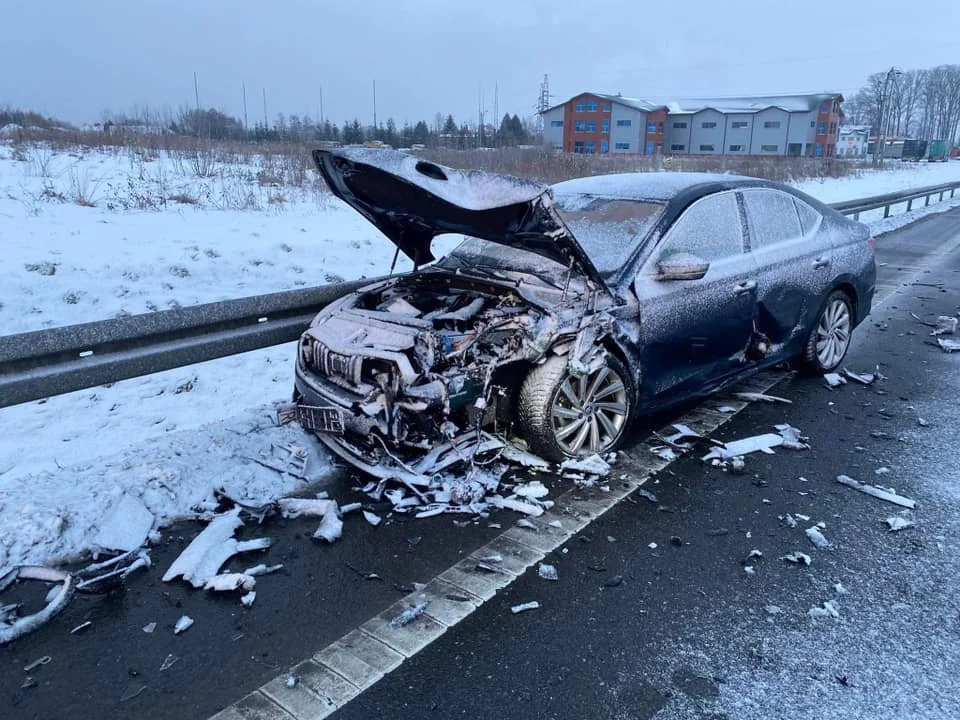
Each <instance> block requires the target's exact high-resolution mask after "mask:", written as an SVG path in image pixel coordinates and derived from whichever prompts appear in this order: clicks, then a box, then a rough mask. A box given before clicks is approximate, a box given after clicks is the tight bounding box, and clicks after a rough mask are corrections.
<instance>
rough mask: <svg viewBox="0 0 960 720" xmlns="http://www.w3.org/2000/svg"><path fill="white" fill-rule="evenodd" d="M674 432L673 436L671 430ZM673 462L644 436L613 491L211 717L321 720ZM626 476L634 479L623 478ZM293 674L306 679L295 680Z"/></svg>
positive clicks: (598, 493)
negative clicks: (406, 614)
mask: <svg viewBox="0 0 960 720" xmlns="http://www.w3.org/2000/svg"><path fill="white" fill-rule="evenodd" d="M787 377H789V376H788V375H783V374H771V373H764V374H761V375H759V376H756V377H753V378H749V379H747V380H745V381H743V382H742V383H740V384H739V385H737V387H736V388H735V389H736V390H737V391H741V392H766V391H768V390H769V389H770V388H772V387H773V386H774V385H776V384H778V383H779V382H781V381H782V380H784V379H786V378H787ZM721 405H727V406H729V407H732V408H734V409H735V412H732V413H720V412H717V410H716V407H719V406H721ZM748 405H749V403H747V402H744V401H742V400H736V399H734V398H732V397H723V398H722V400H721V399H720V398H711V399H708V400H706V401H704V403H703V404H702V405H700V406H699V407H696V408H694V409H692V410H690V411H688V412H687V413H685V414H684V415H683V416H682V417H680V418H679V419H677V422H679V423H683V424H685V425H688V426H689V427H690V428H691V429H693V430H696V431H697V432H700V433H701V434H703V435H705V436H706V435H709V434H710V433H712V432H713V431H715V430H716V429H717V428H719V427H720V426H721V425H723V424H724V423H726V422H728V421H729V420H730V419H731V418H733V417H734V416H735V415H737V414H739V413H740V412H741V411H742V410H743V409H744V408H746V407H747V406H748ZM666 432H667V433H668V434H669V432H672V429H667V430H666ZM671 462H674V461H668V460H663V459H660V458H658V457H657V456H655V455H653V454H652V453H651V452H650V444H649V443H647V442H642V443H639V444H638V445H636V446H635V447H634V448H633V449H632V450H631V451H630V456H629V458H625V459H624V460H623V461H622V462H619V463H617V464H616V465H615V466H614V468H613V472H612V476H611V478H610V480H609V487H608V488H607V489H606V490H604V489H601V488H598V487H595V488H589V489H584V488H578V487H573V488H571V489H569V490H567V491H565V492H564V493H562V494H561V495H560V496H559V497H557V498H556V499H555V505H554V508H553V509H552V510H550V511H548V512H545V513H544V514H543V515H542V516H540V517H539V518H528V520H529V522H530V523H531V524H532V525H534V526H535V529H529V528H524V527H519V526H516V525H514V526H513V527H511V528H509V529H507V530H506V531H504V532H503V533H501V534H500V535H499V536H497V537H496V538H494V539H493V540H491V541H490V542H488V543H486V544H485V545H483V546H482V547H480V548H477V549H476V550H475V551H474V552H472V553H471V554H470V555H469V556H468V557H466V558H464V559H463V560H461V561H460V562H458V563H456V564H455V565H453V566H452V567H450V568H447V569H446V570H444V571H443V572H442V573H440V574H439V575H438V576H437V577H436V578H434V579H433V580H431V581H430V582H429V583H427V584H426V585H425V586H424V587H423V588H422V589H421V590H418V591H416V592H413V593H410V594H409V595H407V596H406V597H404V598H403V599H402V600H400V601H398V602H396V603H394V604H393V605H391V606H390V607H389V608H387V609H386V610H384V611H383V612H381V613H379V614H378V615H375V616H374V617H372V618H371V619H370V620H368V621H367V622H365V623H363V625H361V626H360V627H359V628H358V629H356V630H353V631H351V632H349V633H347V634H346V635H344V636H343V637H342V638H340V639H339V640H336V641H335V642H333V643H331V644H330V645H328V646H327V647H325V648H323V649H322V650H319V651H318V652H317V653H315V654H314V656H313V657H312V658H311V659H308V660H305V661H303V662H301V663H299V664H297V665H295V666H294V667H292V668H290V670H288V671H287V672H285V673H282V674H281V675H278V676H277V677H276V678H274V679H273V680H271V681H270V682H268V683H266V684H265V685H263V686H262V687H261V688H259V689H258V690H255V691H254V692H252V693H250V694H249V695H247V696H246V697H244V698H242V699H241V700H239V701H238V702H237V703H235V704H233V705H231V706H229V707H227V708H225V709H224V710H223V711H221V712H220V713H218V714H216V715H214V716H213V718H211V720H320V719H321V718H325V717H327V716H328V715H330V714H331V713H333V712H334V711H335V710H337V708H340V707H342V706H343V705H345V704H346V703H348V702H350V700H352V699H353V698H355V697H356V696H357V695H359V694H361V693H362V692H363V691H364V690H366V689H367V688H369V687H371V686H372V685H374V684H375V683H376V682H378V681H379V680H380V679H381V678H382V677H383V676H384V675H386V674H387V673H389V672H391V671H393V670H395V669H396V668H397V667H399V666H400V665H401V664H402V663H403V661H404V660H405V659H407V658H410V657H412V656H413V655H415V654H417V653H418V652H420V651H421V650H422V649H423V648H425V647H427V645H429V644H430V643H431V642H433V641H434V640H436V639H437V638H438V637H440V636H441V635H443V633H445V632H446V631H447V630H448V629H449V628H451V627H453V626H454V625H456V624H457V623H459V622H460V621H462V620H464V619H465V618H467V617H469V616H470V614H472V613H473V612H474V611H475V610H476V609H477V608H479V607H480V606H481V605H482V604H483V603H484V602H486V601H487V600H490V599H491V598H493V597H494V596H495V595H496V594H497V592H498V591H499V590H502V589H503V588H505V587H507V586H508V585H510V584H511V583H512V582H514V581H515V580H516V579H517V578H518V577H520V576H521V575H522V574H523V573H524V572H525V571H526V569H527V568H529V567H531V566H532V565H535V564H536V563H538V562H540V561H541V560H543V559H544V558H545V557H546V556H547V554H549V553H550V552H552V551H553V550H555V549H556V548H558V547H560V546H561V545H563V544H564V543H566V542H568V541H569V540H570V539H571V538H572V537H573V536H574V535H575V534H576V533H578V532H580V531H581V530H583V529H584V528H585V527H587V526H588V525H589V524H590V523H591V522H593V521H594V520H596V519H597V518H598V517H600V516H601V515H603V514H604V513H605V512H607V511H608V510H610V509H611V508H612V507H614V506H615V505H617V503H619V502H620V501H621V500H623V498H625V497H626V496H627V495H629V494H630V493H632V492H633V491H634V490H636V489H637V488H639V487H640V486H641V485H643V484H644V483H645V482H646V481H647V480H649V478H650V476H651V475H652V474H653V473H655V472H658V471H660V470H662V469H664V468H666V467H667V466H668V465H670V464H671ZM624 475H625V476H627V477H625V478H624V479H622V480H621V479H619V478H620V476H624ZM551 523H553V524H551ZM558 523H559V527H556V525H557V524H558ZM497 554H498V555H500V556H501V557H502V559H501V560H500V561H499V562H491V561H489V560H486V561H485V560H484V558H489V557H490V556H493V555H497ZM478 566H479V567H478ZM424 602H427V603H428V604H427V606H426V608H425V610H424V612H423V613H422V614H421V615H419V616H418V617H417V618H415V619H414V620H412V621H411V622H409V623H407V624H406V625H403V626H401V627H394V626H392V625H391V621H392V620H393V619H394V618H396V617H397V616H399V615H400V614H401V613H402V612H403V611H404V610H406V609H408V608H410V607H414V606H416V605H419V604H421V603H424ZM291 676H293V677H295V678H297V681H296V684H294V685H293V687H288V678H290V677H291Z"/></svg>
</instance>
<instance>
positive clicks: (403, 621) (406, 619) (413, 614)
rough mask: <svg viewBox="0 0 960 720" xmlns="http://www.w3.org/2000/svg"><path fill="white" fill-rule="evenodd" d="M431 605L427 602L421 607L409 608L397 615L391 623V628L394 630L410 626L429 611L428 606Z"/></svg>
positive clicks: (421, 604) (420, 605)
mask: <svg viewBox="0 0 960 720" xmlns="http://www.w3.org/2000/svg"><path fill="white" fill-rule="evenodd" d="M429 604H430V601H429V600H426V601H424V602H422V603H420V604H419V605H413V606H411V607H408V608H407V609H406V610H404V611H403V612H402V613H400V614H399V615H397V616H396V617H395V618H394V619H393V620H391V621H390V627H392V628H401V627H403V626H404V625H409V624H410V623H411V622H413V621H414V620H416V619H417V618H418V617H420V616H421V615H422V614H423V613H424V611H425V610H426V609H427V606H428V605H429Z"/></svg>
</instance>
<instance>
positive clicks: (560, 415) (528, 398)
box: [517, 355, 633, 462]
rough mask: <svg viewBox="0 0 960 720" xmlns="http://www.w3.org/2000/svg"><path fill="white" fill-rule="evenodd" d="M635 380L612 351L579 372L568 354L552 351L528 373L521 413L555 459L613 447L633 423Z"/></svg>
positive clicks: (533, 442) (530, 434)
mask: <svg viewBox="0 0 960 720" xmlns="http://www.w3.org/2000/svg"><path fill="white" fill-rule="evenodd" d="M632 409H633V401H632V383H631V382H630V375H629V373H628V372H627V369H626V368H625V367H624V365H623V363H621V362H620V361H619V360H618V359H617V358H615V357H613V356H612V355H607V357H606V359H605V361H604V364H603V365H602V366H601V367H600V368H598V369H597V370H595V371H594V372H592V373H588V374H586V375H580V376H578V375H574V374H573V373H571V372H570V370H569V369H568V367H567V359H566V358H564V357H551V358H550V359H548V360H547V361H546V362H544V363H543V364H542V365H538V366H537V367H535V368H534V369H533V370H531V371H530V374H529V375H527V378H526V380H524V382H523V386H522V387H521V388H520V397H519V402H518V408H517V410H518V418H519V423H520V429H521V431H522V433H523V436H524V438H525V439H526V440H527V442H528V443H529V444H530V447H531V449H532V450H533V451H534V452H536V453H538V454H540V455H542V456H543V457H545V458H547V459H548V460H552V461H554V462H561V461H563V460H566V459H567V458H571V457H584V456H588V455H593V454H595V453H604V452H609V451H610V450H613V449H614V448H615V447H616V446H617V444H618V443H619V442H620V440H621V439H622V438H623V436H624V434H625V433H626V430H627V426H628V425H629V423H630V417H631V411H632Z"/></svg>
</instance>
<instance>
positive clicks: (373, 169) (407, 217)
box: [313, 148, 602, 284]
mask: <svg viewBox="0 0 960 720" xmlns="http://www.w3.org/2000/svg"><path fill="white" fill-rule="evenodd" d="M313 160H314V162H315V163H316V165H317V169H318V170H319V171H320V174H321V175H323V178H324V180H326V182H327V185H328V186H329V187H330V190H331V191H332V192H333V194H334V195H336V196H337V197H338V198H340V199H341V200H343V201H344V202H346V203H347V204H348V205H350V206H351V207H352V208H354V209H355V210H356V211H357V212H359V213H360V214H361V215H363V216H364V217H366V218H367V219H368V220H369V221H370V222H372V223H373V224H374V225H376V226H377V228H378V229H379V230H380V231H381V232H382V233H383V234H384V235H386V236H387V237H388V238H389V239H390V240H391V241H393V243H394V244H396V246H397V247H398V248H399V249H400V250H401V251H402V252H403V253H404V254H405V255H406V256H407V257H409V258H410V259H411V260H412V261H413V262H414V263H415V264H417V265H422V264H424V263H428V262H431V261H432V260H434V256H433V252H432V251H431V248H430V246H431V243H432V241H433V238H434V237H436V236H437V235H442V234H445V233H458V234H463V235H470V236H472V237H477V238H481V239H482V240H489V241H490V242H495V243H499V244H501V245H507V246H510V247H516V248H520V249H523V250H528V251H530V252H534V253H537V254H538V255H542V256H543V257H546V258H549V259H550V260H553V261H555V262H558V263H560V264H562V265H566V266H569V265H571V264H572V265H573V267H575V268H577V269H579V270H580V271H581V272H582V273H583V274H584V275H586V276H588V277H590V278H591V279H592V280H594V281H595V282H597V283H601V284H602V280H601V278H600V274H599V273H598V272H597V269H596V268H595V267H594V265H593V263H592V262H590V259H589V258H588V257H587V255H586V253H584V251H583V248H581V247H580V245H579V243H577V241H576V239H575V238H574V237H573V234H572V233H571V232H570V230H569V229H568V228H567V226H566V225H565V224H564V223H563V220H561V219H560V216H559V215H558V214H557V212H556V210H555V209H554V207H553V201H552V197H551V194H550V190H549V188H548V187H546V186H545V185H540V184H539V183H534V182H531V181H528V180H521V179H519V178H514V177H510V176H507V175H494V174H492V173H485V172H481V171H478V170H471V171H468V172H464V171H462V170H454V169H453V168H448V167H444V166H442V165H437V164H436V163H432V162H428V161H426V160H421V159H419V158H417V157H414V156H412V155H408V154H406V153H402V152H399V151H396V150H387V149H379V148H344V149H339V150H314V151H313Z"/></svg>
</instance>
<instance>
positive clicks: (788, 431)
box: [774, 423, 810, 450]
mask: <svg viewBox="0 0 960 720" xmlns="http://www.w3.org/2000/svg"><path fill="white" fill-rule="evenodd" d="M774 429H776V431H777V432H778V433H779V434H780V437H782V438H783V443H782V444H781V446H782V447H785V448H787V450H809V449H810V446H809V445H808V444H807V442H806V441H807V438H805V437H803V436H801V435H800V431H799V430H797V428H795V427H793V425H788V424H786V423H784V424H782V425H775V426H774Z"/></svg>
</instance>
